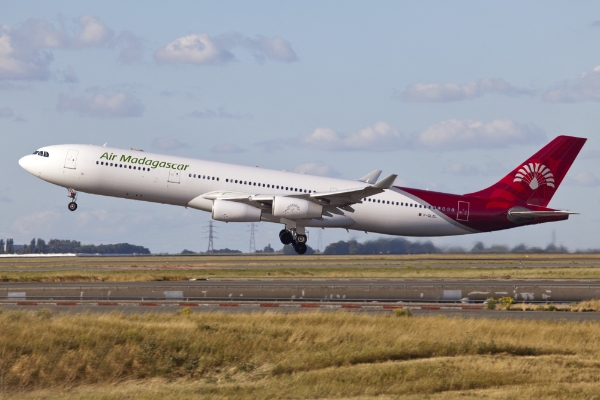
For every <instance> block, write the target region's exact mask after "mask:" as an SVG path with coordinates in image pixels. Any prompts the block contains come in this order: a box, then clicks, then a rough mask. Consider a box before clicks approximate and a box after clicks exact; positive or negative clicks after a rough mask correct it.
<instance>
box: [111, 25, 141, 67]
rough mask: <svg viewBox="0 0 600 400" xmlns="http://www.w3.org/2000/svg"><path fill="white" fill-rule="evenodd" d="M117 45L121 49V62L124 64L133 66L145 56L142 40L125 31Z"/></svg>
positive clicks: (117, 39) (116, 41)
mask: <svg viewBox="0 0 600 400" xmlns="http://www.w3.org/2000/svg"><path fill="white" fill-rule="evenodd" d="M115 43H116V45H117V46H118V47H120V48H121V53H119V61H121V62H122V63H123V64H133V63H136V62H138V61H141V60H142V57H143V55H144V46H143V44H142V39H141V38H140V37H139V36H136V35H134V34H133V33H131V32H129V31H123V32H121V34H120V35H119V36H118V37H117V38H116V39H115Z"/></svg>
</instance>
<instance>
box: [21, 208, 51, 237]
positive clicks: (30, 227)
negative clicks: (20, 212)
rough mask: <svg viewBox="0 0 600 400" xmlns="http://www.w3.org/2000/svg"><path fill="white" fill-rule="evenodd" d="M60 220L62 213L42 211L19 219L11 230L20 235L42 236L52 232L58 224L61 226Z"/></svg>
mask: <svg viewBox="0 0 600 400" xmlns="http://www.w3.org/2000/svg"><path fill="white" fill-rule="evenodd" d="M60 220H61V218H60V213H58V212H54V211H42V212H37V213H33V214H29V215H24V216H21V217H18V218H17V219H15V220H14V221H13V223H12V225H11V228H12V230H13V231H15V232H17V233H18V234H20V235H30V234H36V235H41V234H43V233H47V232H51V231H52V229H54V228H55V227H56V225H57V224H60Z"/></svg>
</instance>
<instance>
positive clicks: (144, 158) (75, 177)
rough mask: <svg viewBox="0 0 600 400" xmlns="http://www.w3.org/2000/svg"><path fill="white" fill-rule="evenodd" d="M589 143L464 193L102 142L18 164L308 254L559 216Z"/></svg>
mask: <svg viewBox="0 0 600 400" xmlns="http://www.w3.org/2000/svg"><path fill="white" fill-rule="evenodd" d="M586 140H587V139H585V138H578V137H572V136H558V137H556V138H555V139H554V140H552V141H551V142H550V143H548V144H547V145H546V146H544V147H543V148H542V149H541V150H539V151H538V152H537V153H535V154H534V155H533V156H531V157H530V158H528V159H527V160H526V161H525V162H523V163H522V164H519V166H517V167H516V168H515V169H514V170H513V171H512V172H511V173H509V174H508V175H506V176H505V177H504V178H502V179H501V180H500V181H498V182H497V183H495V184H493V185H492V186H490V187H488V188H486V189H483V190H480V191H478V192H473V193H467V194H463V195H456V194H449V193H440V192H435V191H429V190H422V189H411V188H406V187H399V186H394V181H395V180H396V178H397V175H395V174H392V175H389V176H387V177H385V178H383V179H381V180H378V179H379V176H380V174H381V171H380V170H375V171H373V172H371V173H370V174H367V175H365V176H364V177H362V178H360V179H358V180H347V179H337V178H328V177H320V176H312V175H306V174H302V173H295V172H287V171H276V170H269V169H264V168H258V167H248V166H240V165H234V164H226V163H220V162H214V161H203V160H198V159H191V158H183V157H175V156H170V155H162V154H153V153H147V152H144V151H143V150H139V149H134V148H131V149H129V150H124V149H118V148H109V147H106V144H105V145H104V146H94V145H82V144H63V145H54V146H47V147H43V148H40V149H38V150H36V151H35V152H33V154H29V155H26V156H24V157H23V158H21V159H20V160H19V164H20V165H21V167H22V168H23V169H25V170H26V171H27V172H29V173H31V174H32V175H34V176H35V177H37V178H40V179H42V180H45V181H47V182H50V183H53V184H55V185H58V186H62V187H64V188H66V189H67V191H68V197H69V198H70V202H69V204H68V208H69V210H71V211H75V210H76V209H77V202H76V201H77V194H78V192H84V193H90V194H97V195H102V196H112V197H118V198H123V199H131V200H138V201H148V202H153V203H162V204H170V205H176V206H182V207H186V208H193V209H197V210H202V211H206V212H210V213H211V214H212V218H213V219H214V220H217V221H223V222H259V221H266V222H272V223H277V224H283V225H284V228H283V229H282V230H281V232H280V233H279V239H280V240H281V243H283V244H284V245H292V246H293V248H294V250H295V251H296V253H298V254H304V253H305V252H306V250H307V246H306V243H307V240H308V237H307V233H306V228H313V227H315V228H344V229H347V230H349V229H352V230H357V231H364V232H375V233H381V234H388V235H399V236H419V237H423V236H450V235H464V234H471V233H480V232H492V231H498V230H503V229H511V228H516V227H521V226H527V225H534V224H541V223H545V222H555V221H563V220H566V219H568V218H569V215H571V214H577V213H575V212H571V211H564V210H555V209H552V208H548V207H547V206H548V203H549V202H550V200H551V199H552V196H553V195H554V193H555V192H556V190H557V189H558V186H559V185H560V183H561V182H562V180H563V178H564V177H565V175H566V174H567V171H568V170H569V168H570V167H571V164H572V163H573V161H574V160H575V158H576V157H577V155H578V154H579V151H580V150H581V148H582V147H583V145H584V143H585V142H586Z"/></svg>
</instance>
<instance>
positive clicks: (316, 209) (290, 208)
mask: <svg viewBox="0 0 600 400" xmlns="http://www.w3.org/2000/svg"><path fill="white" fill-rule="evenodd" d="M272 213H273V215H274V216H275V217H280V218H287V219H310V218H321V216H322V215H323V206H322V205H320V204H316V203H312V202H310V201H307V200H302V199H295V198H293V197H282V196H275V197H274V198H273V210H272Z"/></svg>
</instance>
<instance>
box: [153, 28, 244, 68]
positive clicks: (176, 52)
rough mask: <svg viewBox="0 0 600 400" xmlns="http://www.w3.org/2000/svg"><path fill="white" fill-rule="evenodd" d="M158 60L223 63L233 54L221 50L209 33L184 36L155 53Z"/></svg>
mask: <svg viewBox="0 0 600 400" xmlns="http://www.w3.org/2000/svg"><path fill="white" fill-rule="evenodd" d="M154 58H155V59H156V61H158V62H161V63H165V64H197V65H221V64H224V63H226V62H227V61H229V60H231V59H233V54H231V53H230V52H228V51H227V50H221V49H219V48H218V47H217V45H216V44H215V43H214V42H213V40H212V39H211V37H210V36H209V35H208V34H207V33H201V34H192V35H187V36H182V37H180V38H177V39H175V40H174V41H172V42H171V43H169V44H168V45H167V46H166V47H165V48H164V49H160V50H156V52H155V53H154Z"/></svg>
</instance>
